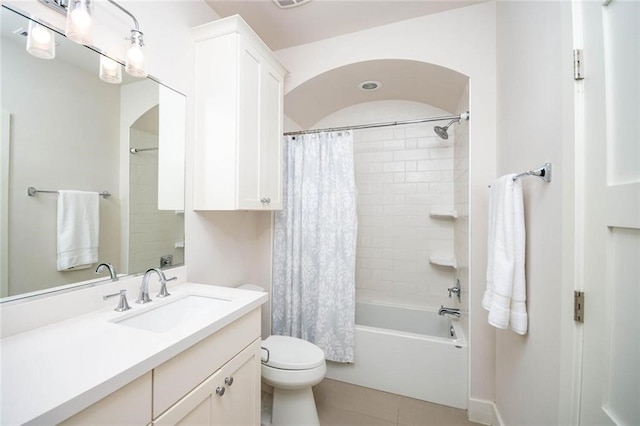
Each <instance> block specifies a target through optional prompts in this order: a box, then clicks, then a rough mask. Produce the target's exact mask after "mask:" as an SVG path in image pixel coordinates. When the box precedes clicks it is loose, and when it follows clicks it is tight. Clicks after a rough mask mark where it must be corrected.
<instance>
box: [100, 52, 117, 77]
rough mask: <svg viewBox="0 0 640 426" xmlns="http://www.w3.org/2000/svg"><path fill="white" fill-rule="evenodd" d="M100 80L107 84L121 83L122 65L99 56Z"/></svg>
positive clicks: (106, 57)
mask: <svg viewBox="0 0 640 426" xmlns="http://www.w3.org/2000/svg"><path fill="white" fill-rule="evenodd" d="M100 80H102V81H106V82H107V83H112V84H120V83H122V65H120V64H119V63H118V62H116V61H114V60H113V59H111V58H110V57H108V56H104V55H100Z"/></svg>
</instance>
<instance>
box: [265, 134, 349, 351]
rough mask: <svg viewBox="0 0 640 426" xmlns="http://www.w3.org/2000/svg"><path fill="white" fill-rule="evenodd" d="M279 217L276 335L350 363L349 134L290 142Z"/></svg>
mask: <svg viewBox="0 0 640 426" xmlns="http://www.w3.org/2000/svg"><path fill="white" fill-rule="evenodd" d="M284 152H285V153H284V170H285V172H284V208H283V210H282V211H281V212H276V218H275V241H274V256H273V298H272V300H273V333H274V334H280V335H287V336H294V337H299V338H301V339H305V340H307V341H310V342H311V343H314V344H316V345H317V346H319V347H320V348H321V349H322V350H323V351H324V353H325V357H326V359H328V360H331V361H338V362H353V358H354V328H355V264H356V236H357V228H358V222H357V216H356V202H357V199H356V197H357V191H356V185H355V177H354V169H353V136H352V135H351V132H341V133H318V134H311V135H304V136H296V137H291V136H289V137H287V138H286V139H285V148H284Z"/></svg>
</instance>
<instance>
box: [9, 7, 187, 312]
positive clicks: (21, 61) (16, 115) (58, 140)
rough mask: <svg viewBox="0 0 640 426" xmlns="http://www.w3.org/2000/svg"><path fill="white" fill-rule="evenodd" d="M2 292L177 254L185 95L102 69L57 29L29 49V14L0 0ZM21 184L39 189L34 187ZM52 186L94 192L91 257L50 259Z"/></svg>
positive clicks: (63, 284)
mask: <svg viewBox="0 0 640 426" xmlns="http://www.w3.org/2000/svg"><path fill="white" fill-rule="evenodd" d="M1 18H2V26H1V29H2V39H1V43H2V49H1V50H0V51H1V52H2V58H1V66H2V69H1V74H0V76H1V88H2V111H1V114H2V117H1V118H2V127H1V128H0V137H1V139H2V148H1V150H0V237H1V239H0V241H1V242H0V244H1V246H0V284H1V287H0V297H2V298H3V299H1V301H6V300H14V299H15V298H20V297H26V296H31V295H37V294H41V293H43V292H44V293H46V292H51V291H57V290H60V289H68V288H75V287H77V286H79V285H85V284H90V285H92V284H94V283H95V282H99V281H105V280H108V279H109V275H108V273H106V275H105V274H102V275H97V274H96V273H95V269H96V266H97V264H98V263H100V262H109V263H111V264H113V265H114V267H115V268H116V270H117V272H118V274H119V275H120V274H137V273H141V272H144V271H145V270H146V269H148V268H151V267H160V266H162V267H170V266H176V265H179V264H182V263H183V262H184V212H183V209H184V135H185V124H184V123H185V98H184V96H183V95H181V94H179V93H177V92H175V91H173V90H171V89H169V88H167V87H166V86H164V85H162V84H159V83H158V82H157V81H155V80H153V79H150V78H149V79H136V78H133V77H130V76H128V75H126V74H125V73H124V72H123V73H122V74H123V81H122V83H121V84H110V83H106V82H104V81H102V80H100V78H99V76H98V69H99V68H98V64H99V58H100V54H99V53H97V52H96V51H95V50H93V49H91V48H87V47H85V46H81V45H78V44H75V43H73V42H71V41H70V40H68V39H66V38H65V37H64V36H63V35H61V34H60V33H59V32H56V33H55V42H56V48H55V50H56V52H55V58H53V59H39V58H36V57H34V56H32V55H30V54H29V53H27V51H26V43H27V37H26V34H25V33H26V32H27V29H28V28H29V19H27V18H26V17H25V16H23V15H22V14H21V13H19V12H17V11H14V10H11V9H9V8H7V6H6V5H3V6H2V17H1ZM28 187H35V188H36V189H37V190H39V191H42V190H44V191H54V192H53V193H48V192H37V193H35V194H33V195H32V196H29V195H28V194H27V188H28ZM58 190H81V191H95V192H101V191H108V192H109V193H110V196H109V197H98V198H99V243H98V262H97V263H94V264H92V265H91V266H89V267H87V268H84V269H71V270H64V271H58V270H57V230H56V229H57V219H56V217H57V203H58V195H57V194H56V193H55V191H58Z"/></svg>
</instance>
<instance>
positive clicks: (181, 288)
mask: <svg viewBox="0 0 640 426" xmlns="http://www.w3.org/2000/svg"><path fill="white" fill-rule="evenodd" d="M169 290H170V292H171V296H170V297H167V298H166V299H159V298H154V297H153V294H152V298H153V302H151V303H148V304H146V305H137V304H135V303H132V301H131V300H130V301H129V304H130V305H131V307H132V309H131V310H129V311H126V312H115V311H113V307H115V304H117V300H116V299H113V302H114V303H113V304H114V306H113V307H110V308H105V309H100V310H97V311H93V312H91V313H88V314H84V315H80V316H77V317H74V318H71V319H67V320H64V321H61V322H57V323H55V324H51V325H48V326H45V327H40V328H36V329H33V330H30V331H26V332H24V333H20V334H16V335H13V336H10V337H6V338H4V339H2V340H0V358H1V360H0V362H1V365H2V368H1V370H0V371H1V376H0V382H1V391H0V395H1V396H0V398H1V401H0V402H1V408H0V410H1V413H0V424H2V425H4V426H7V425H15V424H24V423H30V422H33V423H46V424H54V423H58V422H60V421H62V420H64V419H66V418H68V417H70V416H72V415H73V414H75V413H77V412H79V411H81V410H83V409H84V408H86V407H88V406H89V405H91V404H93V403H94V402H96V401H99V400H100V399H102V398H104V397H105V396H107V395H109V394H110V393H112V392H114V391H115V390H117V389H119V388H121V387H122V386H124V385H126V384H127V383H129V382H131V381H132V380H134V379H136V378H138V377H140V376H141V375H143V374H144V373H146V372H148V371H150V370H151V369H153V368H155V367H157V366H158V365H160V364H162V363H163V362H165V361H167V360H169V359H170V358H172V357H174V356H175V355H177V354H178V353H180V352H182V351H184V350H185V349H187V348H188V347H190V346H192V345H193V344H195V343H197V342H199V341H200V340H202V339H204V338H205V337H207V336H209V335H211V334H213V333H215V332H216V331H218V330H220V329H221V328H222V327H224V326H226V325H228V324H229V323H231V322H233V321H234V320H236V319H238V318H240V317H241V316H243V315H244V314H246V313H248V312H250V311H252V310H253V309H255V308H257V307H259V306H260V305H262V304H263V303H264V302H265V301H266V300H267V294H266V293H261V292H254V291H246V290H239V289H235V288H229V287H218V286H211V285H203V284H194V283H186V284H181V285H178V286H174V287H171V288H170V289H169ZM188 295H200V296H205V297H215V298H221V299H228V300H229V303H227V304H225V305H224V306H222V307H220V308H219V309H216V310H215V311H212V312H210V313H207V314H200V315H195V316H193V317H188V318H186V319H185V320H184V321H182V322H181V323H180V324H179V325H177V326H175V327H173V328H171V329H170V330H167V331H164V332H154V331H146V330H142V329H137V328H132V327H128V326H125V325H121V324H117V323H115V322H113V320H114V319H119V318H120V317H125V316H126V317H128V316H130V315H132V314H133V315H135V314H136V313H140V312H142V311H146V310H150V309H154V308H157V307H158V306H159V305H160V304H165V303H171V302H172V301H175V300H177V299H179V298H182V297H186V296H188Z"/></svg>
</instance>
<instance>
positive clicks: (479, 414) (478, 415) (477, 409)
mask: <svg viewBox="0 0 640 426" xmlns="http://www.w3.org/2000/svg"><path fill="white" fill-rule="evenodd" d="M467 416H468V417H469V421H471V422H475V423H480V424H483V425H492V426H504V421H503V420H502V416H501V415H500V411H498V407H497V406H496V404H495V403H494V402H493V401H487V400H484V399H474V398H469V405H468V408H467Z"/></svg>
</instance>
